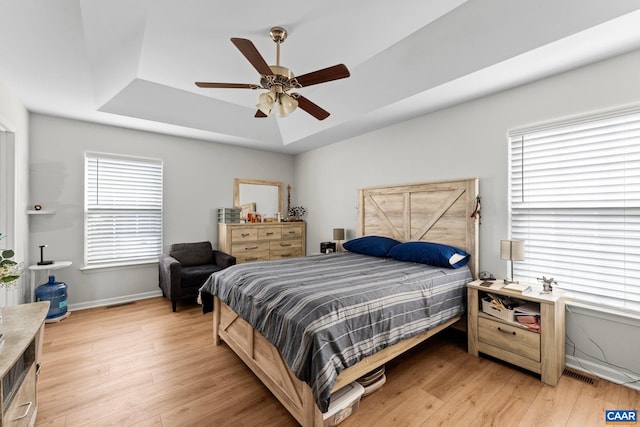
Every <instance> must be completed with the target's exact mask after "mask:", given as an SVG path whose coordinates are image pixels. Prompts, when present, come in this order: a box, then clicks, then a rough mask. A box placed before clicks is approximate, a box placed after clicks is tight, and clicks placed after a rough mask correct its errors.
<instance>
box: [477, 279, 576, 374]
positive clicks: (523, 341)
mask: <svg viewBox="0 0 640 427" xmlns="http://www.w3.org/2000/svg"><path fill="white" fill-rule="evenodd" d="M483 282H484V281H483V280H476V281H474V282H472V283H469V284H467V303H468V313H467V322H468V325H467V326H468V327H467V338H468V351H469V353H470V354H473V355H475V356H478V355H479V353H484V354H487V355H490V356H493V357H496V358H498V359H501V360H504V361H506V362H509V363H512V364H514V365H517V366H520V367H522V368H524V369H527V370H529V371H533V372H536V373H538V374H540V378H541V380H542V382H543V383H545V384H550V385H556V384H557V383H558V380H559V379H560V376H561V375H562V371H563V370H564V354H565V322H564V313H565V300H566V294H565V293H564V292H563V291H561V290H554V291H553V292H552V293H550V294H543V293H541V290H542V287H541V286H535V285H531V291H528V292H525V293H520V292H514V291H510V290H507V289H503V283H502V281H498V280H496V281H493V282H492V285H491V286H490V287H485V286H481V283H483ZM487 292H490V293H492V294H495V295H506V296H509V297H512V298H517V299H520V300H524V301H528V302H531V303H533V304H535V306H538V307H539V308H540V332H539V333H538V332H534V331H530V330H527V329H525V328H523V327H521V326H520V325H519V324H517V323H516V322H510V321H509V320H503V319H501V318H498V317H495V316H492V315H490V314H487V313H484V312H483V311H482V297H483V296H484V295H485V294H486V293H487Z"/></svg>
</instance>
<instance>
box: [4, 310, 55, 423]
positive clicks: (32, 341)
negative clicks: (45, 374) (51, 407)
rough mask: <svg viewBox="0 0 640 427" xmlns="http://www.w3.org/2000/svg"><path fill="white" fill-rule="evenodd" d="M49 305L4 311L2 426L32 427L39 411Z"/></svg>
mask: <svg viewBox="0 0 640 427" xmlns="http://www.w3.org/2000/svg"><path fill="white" fill-rule="evenodd" d="M48 310H49V301H41V302H36V303H32V304H22V305H17V306H14V307H3V308H2V321H1V323H0V333H1V334H2V336H3V343H2V344H0V356H1V357H0V378H1V379H2V381H1V383H0V405H1V406H0V409H1V411H0V425H2V426H5V427H9V426H11V427H13V426H16V427H18V426H33V425H34V424H35V421H36V413H37V410H38V405H37V396H36V379H37V375H38V367H39V366H40V365H39V360H40V353H41V349H42V337H43V334H44V319H45V317H46V316H47V312H48Z"/></svg>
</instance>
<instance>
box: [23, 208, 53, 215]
mask: <svg viewBox="0 0 640 427" xmlns="http://www.w3.org/2000/svg"><path fill="white" fill-rule="evenodd" d="M55 213H56V211H55V210H53V209H42V210H39V211H36V210H33V209H31V210H28V211H27V215H53V214H55Z"/></svg>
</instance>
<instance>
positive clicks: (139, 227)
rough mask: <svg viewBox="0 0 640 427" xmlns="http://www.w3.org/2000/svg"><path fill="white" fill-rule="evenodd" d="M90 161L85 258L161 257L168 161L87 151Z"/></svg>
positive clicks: (111, 260)
mask: <svg viewBox="0 0 640 427" xmlns="http://www.w3.org/2000/svg"><path fill="white" fill-rule="evenodd" d="M85 167H86V175H85V176H86V185H85V264H86V265H88V266H90V265H100V264H108V263H126V262H140V261H149V260H156V259H157V258H158V256H159V255H160V253H161V252H162V162H160V161H156V160H146V159H133V158H125V157H117V156H110V155H104V154H92V153H87V154H86V159H85Z"/></svg>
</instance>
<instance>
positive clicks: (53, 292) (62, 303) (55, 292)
mask: <svg viewBox="0 0 640 427" xmlns="http://www.w3.org/2000/svg"><path fill="white" fill-rule="evenodd" d="M36 301H49V311H48V312H47V319H56V318H58V317H60V316H63V315H65V314H66V313H67V285H66V284H65V283H63V282H56V278H55V276H49V282H47V283H45V284H43V285H40V286H38V288H37V289H36Z"/></svg>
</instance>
